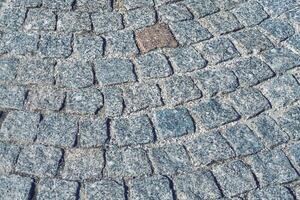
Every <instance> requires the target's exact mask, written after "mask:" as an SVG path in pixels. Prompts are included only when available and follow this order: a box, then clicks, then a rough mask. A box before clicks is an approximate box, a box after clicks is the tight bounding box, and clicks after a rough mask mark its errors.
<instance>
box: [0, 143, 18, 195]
mask: <svg viewBox="0 0 300 200" xmlns="http://www.w3.org/2000/svg"><path fill="white" fill-rule="evenodd" d="M19 153H20V147H18V146H17V145H14V144H8V143H4V142H0V174H6V173H9V172H11V171H12V170H13V168H14V165H15V162H16V160H17V158H18V156H19ZM0 188H1V186H0ZM0 191H1V189H0Z"/></svg>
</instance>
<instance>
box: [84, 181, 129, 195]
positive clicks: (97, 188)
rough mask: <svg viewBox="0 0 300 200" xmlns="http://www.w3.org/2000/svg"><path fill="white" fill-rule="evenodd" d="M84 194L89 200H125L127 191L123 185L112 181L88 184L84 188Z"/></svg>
mask: <svg viewBox="0 0 300 200" xmlns="http://www.w3.org/2000/svg"><path fill="white" fill-rule="evenodd" d="M84 194H85V197H86V198H87V199H89V200H92V199H103V200H109V199H114V200H125V189H124V187H123V185H122V184H120V183H117V182H115V181H111V180H101V181H96V182H92V183H89V182H88V183H86V184H85V186H84Z"/></svg>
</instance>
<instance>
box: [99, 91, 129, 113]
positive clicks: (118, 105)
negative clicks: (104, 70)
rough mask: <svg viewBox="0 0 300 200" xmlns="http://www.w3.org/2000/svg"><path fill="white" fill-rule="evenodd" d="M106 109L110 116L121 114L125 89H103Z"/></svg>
mask: <svg viewBox="0 0 300 200" xmlns="http://www.w3.org/2000/svg"><path fill="white" fill-rule="evenodd" d="M103 95H104V101H105V105H104V109H105V112H106V115H107V116H109V117H118V116H121V115H122V113H123V109H124V99H123V91H122V90H121V89H120V88H106V89H104V90H103Z"/></svg>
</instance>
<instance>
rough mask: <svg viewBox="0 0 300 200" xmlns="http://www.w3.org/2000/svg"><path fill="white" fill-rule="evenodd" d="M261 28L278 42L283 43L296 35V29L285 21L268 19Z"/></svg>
mask: <svg viewBox="0 0 300 200" xmlns="http://www.w3.org/2000/svg"><path fill="white" fill-rule="evenodd" d="M260 27H261V28H262V29H263V30H264V31H266V32H267V33H268V34H270V35H271V36H272V37H273V38H275V39H276V40H278V41H280V42H281V41H283V40H286V39H287V38H289V37H290V36H292V35H293V34H294V33H295V30H294V28H293V27H292V26H291V25H290V24H289V23H287V22H286V21H284V20H280V19H268V20H265V21H264V22H262V23H261V24H260Z"/></svg>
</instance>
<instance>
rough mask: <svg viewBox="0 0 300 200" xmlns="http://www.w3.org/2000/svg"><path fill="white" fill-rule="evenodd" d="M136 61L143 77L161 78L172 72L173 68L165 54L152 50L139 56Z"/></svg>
mask: <svg viewBox="0 0 300 200" xmlns="http://www.w3.org/2000/svg"><path fill="white" fill-rule="evenodd" d="M136 62H137V69H138V71H140V74H141V77H142V78H145V79H151V78H161V77H166V76H170V75H171V74H172V68H171V66H170V65H169V63H168V60H167V59H166V57H165V56H164V55H163V54H160V53H157V52H150V53H148V54H145V55H142V56H140V57H138V58H137V61H136Z"/></svg>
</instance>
